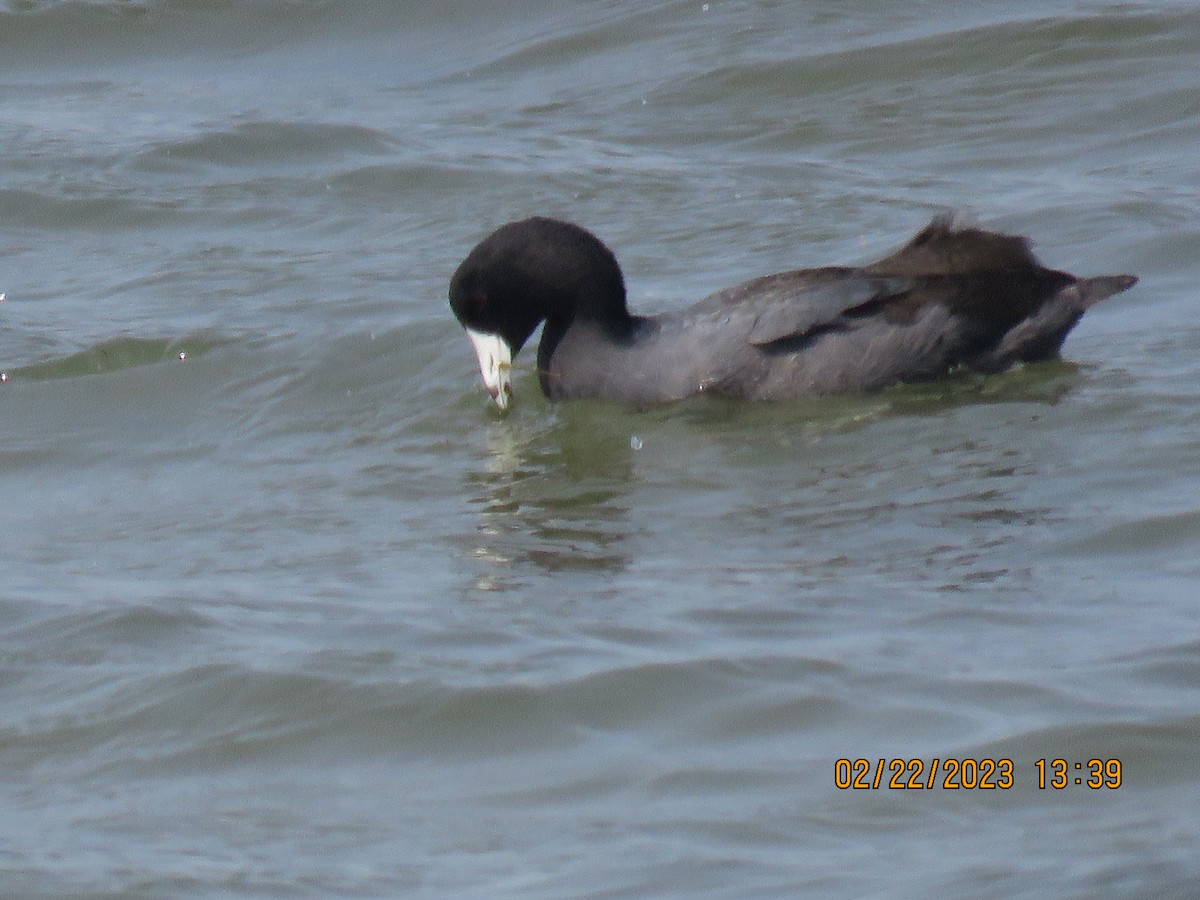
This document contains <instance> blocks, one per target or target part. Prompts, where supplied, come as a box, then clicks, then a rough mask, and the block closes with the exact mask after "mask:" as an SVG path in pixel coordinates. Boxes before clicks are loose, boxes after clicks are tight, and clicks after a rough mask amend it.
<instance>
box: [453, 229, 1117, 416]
mask: <svg viewBox="0 0 1200 900" xmlns="http://www.w3.org/2000/svg"><path fill="white" fill-rule="evenodd" d="M1136 281H1137V279H1136V278H1135V277H1134V276H1133V275H1102V276H1099V277H1096V278H1076V277H1075V276H1073V275H1068V274H1067V273H1066V272H1058V271H1055V270H1054V269H1047V268H1045V267H1043V266H1042V265H1041V264H1040V263H1039V262H1038V261H1037V259H1036V258H1035V257H1034V256H1033V254H1032V253H1031V252H1030V250H1029V244H1028V242H1027V241H1026V239H1024V238H1021V237H1014V236H1011V235H1005V234H995V233H992V232H988V231H982V230H979V229H976V228H965V227H958V226H957V225H956V224H955V223H954V222H953V220H952V218H951V217H948V216H940V217H938V218H936V219H934V220H933V221H932V222H931V223H930V224H929V225H928V226H927V227H926V228H924V229H923V230H922V231H920V232H919V233H918V234H917V235H916V236H915V237H914V238H913V239H912V240H911V241H909V242H908V243H907V244H906V245H905V246H904V247H902V248H901V249H900V250H898V251H897V252H896V253H894V254H892V255H891V256H888V257H887V258H885V259H881V260H879V261H878V262H874V263H871V264H870V265H866V266H860V267H856V268H851V267H843V266H831V267H827V268H820V269H800V270H796V271H792V272H781V273H779V274H776V275H766V276H763V277H761V278H755V279H753V280H752V281H747V282H744V283H742V284H738V285H735V286H733V287H729V288H726V289H725V290H723V291H718V292H717V293H715V294H712V295H711V296H709V297H707V298H705V299H704V300H701V301H700V302H699V303H697V304H696V305H695V306H693V307H691V308H690V309H686V310H682V311H680V312H669V313H665V314H663V315H659V316H637V315H631V314H630V312H629V311H628V310H627V309H626V307H625V282H624V279H623V277H622V275H621V269H620V267H619V266H618V265H617V260H616V258H615V257H614V256H613V254H612V251H611V250H609V249H608V247H606V246H605V245H604V244H603V243H601V242H600V240H599V239H598V238H596V237H595V235H593V234H592V233H591V232H589V231H587V230H585V229H583V228H580V227H579V226H578V225H572V224H570V223H568V222H562V221H558V220H556V219H548V218H540V217H538V218H532V219H524V220H522V221H520V222H511V223H509V224H508V225H504V226H502V227H501V228H499V229H497V230H496V231H495V232H493V233H492V234H491V235H490V236H489V237H487V238H486V239H485V240H483V242H481V243H480V244H479V245H478V246H477V247H476V248H475V249H474V250H472V251H471V252H470V254H469V255H468V256H467V258H466V259H465V260H463V262H462V264H461V265H460V266H459V267H458V271H456V272H455V273H454V277H453V278H452V279H451V280H450V306H451V308H452V309H453V310H454V314H455V315H456V316H457V317H458V320H459V322H461V323H462V325H463V327H464V328H466V330H467V335H468V336H469V337H470V339H471V342H472V344H473V345H474V347H475V352H476V354H477V355H478V357H479V367H480V370H481V371H482V373H483V384H484V387H486V388H487V391H488V393H489V394H491V395H492V397H493V398H494V399H495V401H496V405H497V406H499V407H500V408H501V409H506V408H507V407H508V405H509V403H510V401H511V398H512V375H511V371H510V369H511V363H512V358H513V356H514V355H515V354H516V353H517V351H518V350H520V349H521V347H522V345H524V343H525V341H526V340H528V339H529V336H530V335H531V334H532V333H533V330H534V329H535V328H536V327H537V326H538V323H540V322H542V321H543V320H545V323H546V325H545V328H544V329H543V330H542V340H541V343H540V344H539V346H538V353H537V373H538V378H539V380H540V381H541V385H542V390H543V391H544V392H545V394H546V396H547V397H549V398H551V399H552V400H565V399H568V398H572V397H599V398H605V399H610V400H616V401H622V402H627V403H634V404H650V403H663V402H669V401H673V400H682V399H683V398H685V397H690V396H693V395H696V394H702V393H703V394H718V395H722V396H726V397H733V398H739V399H745V400H788V399H796V398H799V397H810V396H815V395H820V394H833V393H838V392H846V391H869V390H874V389H878V388H883V387H886V386H887V385H890V384H895V383H897V382H901V381H921V380H926V379H930V378H936V377H938V376H940V375H944V374H946V373H948V372H949V371H951V370H952V369H955V368H957V367H959V366H965V367H967V368H970V369H973V370H976V371H979V372H999V371H1001V370H1003V369H1006V368H1008V367H1009V366H1012V365H1013V364H1015V363H1018V362H1033V361H1036V360H1044V359H1050V358H1053V357H1055V356H1056V355H1057V354H1058V350H1059V348H1060V347H1061V346H1062V342H1063V340H1064V338H1066V336H1067V332H1069V331H1070V330H1071V328H1072V326H1074V324H1075V323H1076V322H1077V321H1079V317H1080V316H1082V315H1083V313H1084V311H1085V310H1086V309H1087V308H1088V307H1089V306H1091V305H1092V304H1093V303H1096V302H1097V301H1099V300H1103V299H1104V298H1105V297H1108V296H1110V295H1112V294H1115V293H1117V292H1119V291H1123V290H1125V289H1126V288H1128V287H1130V286H1132V285H1133V284H1134V282H1136Z"/></svg>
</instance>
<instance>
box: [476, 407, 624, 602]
mask: <svg viewBox="0 0 1200 900" xmlns="http://www.w3.org/2000/svg"><path fill="white" fill-rule="evenodd" d="M514 418H515V417H510V418H509V419H506V420H503V421H498V422H495V423H493V424H492V425H491V426H490V427H489V428H488V431H487V456H486V458H485V459H484V460H483V461H482V462H483V465H482V467H481V469H480V470H479V471H477V472H474V473H471V474H470V475H469V476H468V481H469V494H470V496H471V502H472V503H474V504H476V505H478V507H479V514H480V521H479V525H478V544H477V546H476V547H475V549H474V556H475V558H476V559H477V560H479V561H480V562H481V563H483V564H484V566H485V569H486V571H485V572H484V573H483V574H481V575H480V576H479V577H478V578H477V579H476V580H475V587H476V588H478V589H480V590H490V591H497V590H508V589H512V588H515V587H517V586H518V584H519V571H520V569H521V568H522V567H523V566H525V565H528V564H532V565H533V566H535V567H536V568H538V569H539V570H542V571H546V572H602V573H616V572H619V571H621V570H622V569H624V568H625V566H626V565H628V562H629V560H628V558H627V556H626V554H625V552H624V550H623V548H622V545H623V543H624V542H625V540H626V539H627V537H628V536H629V531H630V525H629V521H628V519H629V517H628V505H627V503H625V502H624V500H625V498H626V496H627V494H628V487H629V483H630V480H631V478H632V477H633V465H632V459H631V454H632V453H633V452H634V451H633V449H632V442H631V437H630V434H629V428H628V426H629V424H630V420H629V419H628V418H625V417H620V418H621V419H622V423H621V424H620V425H618V424H617V423H614V422H612V421H611V420H607V419H606V418H605V417H604V416H603V415H601V416H598V417H594V418H590V419H589V417H587V416H583V417H582V418H580V417H574V418H572V417H570V416H564V417H562V418H556V419H551V420H546V419H542V420H539V421H537V422H534V423H518V422H516V421H514ZM606 424H608V425H612V426H615V427H607V428H606V427H605V425H606Z"/></svg>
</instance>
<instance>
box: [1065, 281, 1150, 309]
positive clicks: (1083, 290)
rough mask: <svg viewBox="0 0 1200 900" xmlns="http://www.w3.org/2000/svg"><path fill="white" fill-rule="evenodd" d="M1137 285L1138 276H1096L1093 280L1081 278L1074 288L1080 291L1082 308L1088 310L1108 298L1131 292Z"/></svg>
mask: <svg viewBox="0 0 1200 900" xmlns="http://www.w3.org/2000/svg"><path fill="white" fill-rule="evenodd" d="M1135 284H1137V276H1136V275H1096V276H1094V277H1092V278H1080V279H1079V280H1078V281H1076V282H1075V285H1074V287H1075V289H1076V290H1077V291H1078V294H1079V303H1080V305H1081V307H1082V308H1083V309H1087V308H1089V307H1091V306H1094V305H1095V304H1097V303H1099V302H1100V301H1101V300H1103V299H1105V298H1106V297H1111V296H1112V295H1113V294H1119V293H1121V291H1127V290H1129V289H1130V288H1131V287H1133V286H1134V285H1135Z"/></svg>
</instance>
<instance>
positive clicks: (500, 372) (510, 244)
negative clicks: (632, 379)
mask: <svg viewBox="0 0 1200 900" xmlns="http://www.w3.org/2000/svg"><path fill="white" fill-rule="evenodd" d="M450 308H451V309H453V310H454V315H455V316H456V317H457V318H458V321H459V322H460V323H461V324H462V326H463V327H464V328H465V329H466V330H467V335H468V337H470V339H471V343H472V344H473V345H474V347H475V352H476V354H477V355H478V357H479V368H480V371H481V372H482V373H483V383H484V386H485V387H486V388H487V390H488V393H490V394H491V395H492V397H493V398H494V399H495V401H496V404H497V405H498V406H499V407H500V408H501V409H505V408H507V406H508V402H509V398H510V396H511V393H512V386H511V374H510V372H509V368H510V366H511V363H512V357H513V356H514V355H515V354H516V353H517V351H519V350H520V349H521V347H522V346H524V344H525V342H526V341H527V340H529V336H530V335H531V334H533V331H534V329H535V328H537V326H538V324H539V323H540V322H541V321H542V320H543V319H548V320H549V321H550V323H551V325H552V327H553V329H554V332H555V334H556V336H561V334H562V332H563V331H564V330H565V329H566V328H567V327H568V326H569V325H570V324H571V322H573V321H574V320H575V319H576V318H582V317H586V318H591V319H595V320H597V321H599V322H602V323H608V322H624V321H627V320H628V318H629V313H628V312H627V311H626V308H625V281H624V279H623V278H622V276H621V269H620V267H619V266H618V265H617V260H616V258H615V257H614V256H613V254H612V251H611V250H609V249H608V248H607V247H606V246H604V244H603V243H601V241H600V240H599V239H598V238H597V237H596V236H595V235H593V234H592V233H591V232H589V231H587V230H585V229H583V228H580V227H579V226H578V225H572V224H571V223H569V222H561V221H559V220H557V219H547V218H541V217H535V218H532V219H523V220H522V221H520V222H510V223H509V224H507V225H503V226H501V227H500V228H498V229H496V231H494V232H492V234H491V235H489V236H488V237H487V238H485V239H484V240H483V241H482V242H480V243H479V245H478V246H476V247H475V249H474V250H472V251H471V252H470V253H469V254H468V255H467V258H466V259H464V260H463V261H462V264H461V265H460V266H459V267H458V270H457V271H456V272H455V273H454V277H452V278H451V279H450Z"/></svg>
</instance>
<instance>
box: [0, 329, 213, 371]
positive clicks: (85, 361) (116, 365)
mask: <svg viewBox="0 0 1200 900" xmlns="http://www.w3.org/2000/svg"><path fill="white" fill-rule="evenodd" d="M230 342H231V339H230V338H225V337H218V336H215V335H212V334H207V333H202V334H196V335H192V336H188V337H182V338H167V337H156V338H139V337H116V338H110V339H108V340H105V341H101V342H100V343H98V344H95V345H93V346H91V347H88V348H86V349H84V350H80V351H78V352H76V353H71V354H68V355H66V356H60V357H56V358H54V359H48V360H45V361H44V362H38V363H31V364H29V365H25V366H17V367H16V368H12V369H8V370H7V371H5V372H4V373H3V380H4V381H5V382H10V381H12V382H16V381H48V380H51V379H57V378H80V377H83V376H87V375H105V374H108V373H110V372H119V371H121V370H123V369H131V368H135V367H138V366H150V365H155V364H157V363H162V362H166V361H168V360H187V359H190V358H192V357H197V356H202V355H204V354H205V353H207V352H208V351H210V350H212V349H214V348H216V347H220V346H223V345H225V344H228V343H230Z"/></svg>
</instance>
